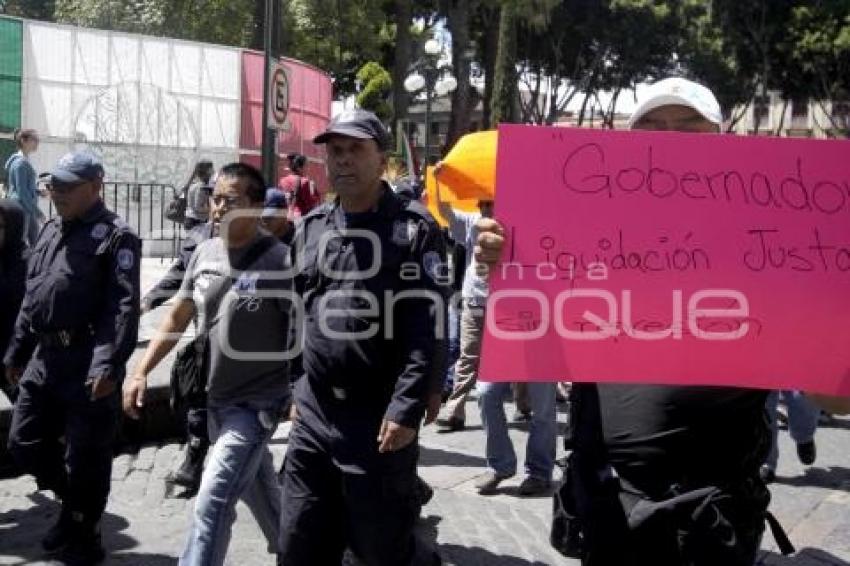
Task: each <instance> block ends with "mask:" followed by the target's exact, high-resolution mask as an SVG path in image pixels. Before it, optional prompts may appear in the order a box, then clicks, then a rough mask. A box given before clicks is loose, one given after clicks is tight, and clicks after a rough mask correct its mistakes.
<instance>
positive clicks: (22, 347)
mask: <svg viewBox="0 0 850 566" xmlns="http://www.w3.org/2000/svg"><path fill="white" fill-rule="evenodd" d="M103 177H104V170H103V166H102V165H101V164H100V163H99V162H98V161H97V159H96V158H95V157H94V156H92V155H91V154H88V153H84V152H76V153H70V154H68V155H66V156H64V157H63V158H62V159H60V160H59V163H58V164H57V166H56V168H55V169H53V171H52V172H51V175H50V182H49V185H48V187H49V188H48V190H49V191H50V196H51V199H52V200H53V204H54V206H55V208H56V212H57V217H56V218H53V219H51V220H50V221H48V222H47V224H46V225H45V227H44V230H43V231H42V233H41V237H40V238H39V240H38V245H37V246H36V247H35V250H34V251H33V254H32V258H31V259H30V262H29V269H28V273H27V282H26V287H27V291H26V298H25V300H24V304H23V306H22V308H21V312H20V314H19V315H18V319H17V322H16V324H15V334H14V336H13V338H12V341H11V344H10V345H9V348H8V350H7V351H6V356H5V360H4V363H5V365H6V377H7V379H8V380H9V381H10V383H11V384H12V385H16V384H17V385H18V399H17V401H16V402H15V408H14V412H13V414H12V424H11V427H10V430H9V451H10V452H11V454H12V456H13V457H14V458H15V461H16V462H17V463H18V465H19V466H20V467H21V468H22V469H23V470H25V471H26V472H28V473H31V474H33V475H34V476H35V480H36V483H37V484H38V488H39V489H42V490H45V489H49V490H52V491H53V492H55V493H56V495H57V496H58V497H59V498H60V499H61V500H62V511H61V513H60V515H59V519H58V521H57V522H56V524H55V525H54V526H53V527H52V528H51V529H50V531H49V532H48V533H47V536H46V537H45V538H44V539H43V541H42V545H43V547H44V549H45V550H46V551H48V552H58V553H60V558H61V560H63V561H64V562H65V563H70V564H96V563H98V562H100V561H101V560H103V558H104V556H105V552H104V550H103V547H102V545H101V535H100V519H101V516H102V515H103V511H104V509H105V507H106V501H107V497H108V495H109V488H110V479H111V472H112V445H113V440H114V437H115V432H116V430H117V427H118V422H119V416H120V391H121V384H122V382H123V380H124V375H125V373H126V367H125V364H126V363H127V360H128V359H129V357H130V355H131V354H132V353H133V350H134V349H135V347H136V334H137V331H138V327H139V270H140V265H139V264H140V258H141V242H140V241H139V238H138V237H137V236H136V235H135V234H134V233H133V232H132V230H131V229H130V227H129V226H128V225H127V223H126V222H124V221H123V220H121V219H120V218H119V217H118V216H117V215H116V214H115V213H113V212H111V211H109V210H107V209H106V206H105V205H104V203H103V201H102V200H101V197H100V195H101V189H102V186H103Z"/></svg>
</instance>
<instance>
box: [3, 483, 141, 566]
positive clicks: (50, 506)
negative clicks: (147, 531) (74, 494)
mask: <svg viewBox="0 0 850 566" xmlns="http://www.w3.org/2000/svg"><path fill="white" fill-rule="evenodd" d="M28 497H29V500H30V501H31V502H32V506H31V507H28V508H27V509H11V510H9V511H4V512H3V513H0V555H3V556H16V557H19V558H21V559H22V560H23V561H24V563H25V564H28V563H30V562H34V561H36V560H44V559H46V557H45V553H44V551H43V550H42V548H41V538H42V537H43V536H44V535H45V534H46V533H47V531H48V529H50V527H51V526H53V524H54V523H55V522H56V518H57V517H58V516H59V510H60V504H59V503H58V502H56V501H54V500H53V499H51V498H49V497H47V496H45V495H44V494H42V493H39V492H36V493H33V494H31V495H29V496H28ZM129 525H130V524H129V523H128V522H127V520H126V519H124V518H123V517H119V516H118V515H113V514H111V513H106V514H104V516H103V520H102V521H101V531H102V533H103V546H104V548H106V550H107V552H115V551H120V550H125V549H130V548H134V547H136V546H138V543H137V541H136V540H135V539H133V538H132V537H129V536H127V535H125V534H122V533H121V531H123V530H125V529H126V528H127V527H128V526H129ZM138 564H148V562H147V561H144V560H143V561H140V562H138Z"/></svg>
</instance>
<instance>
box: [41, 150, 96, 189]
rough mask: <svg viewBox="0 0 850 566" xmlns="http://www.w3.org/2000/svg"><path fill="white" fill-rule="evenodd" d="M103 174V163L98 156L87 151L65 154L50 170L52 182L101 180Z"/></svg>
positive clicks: (73, 183)
mask: <svg viewBox="0 0 850 566" xmlns="http://www.w3.org/2000/svg"><path fill="white" fill-rule="evenodd" d="M103 176H104V170H103V165H101V164H100V160H99V159H98V158H97V157H96V156H94V155H92V154H91V153H89V152H86V151H72V152H71V153H67V154H65V155H64V156H63V157H62V159H60V160H59V163H57V164H56V167H55V168H54V169H53V171H51V172H50V182H52V183H58V184H65V185H79V184H81V183H87V182H90V181H101V180H103Z"/></svg>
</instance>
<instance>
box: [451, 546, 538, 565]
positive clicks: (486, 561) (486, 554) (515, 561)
mask: <svg viewBox="0 0 850 566" xmlns="http://www.w3.org/2000/svg"><path fill="white" fill-rule="evenodd" d="M440 556H442V558H443V561H444V563H445V564H447V565H448V564H451V565H453V566H454V565H457V566H550V565H549V564H547V563H546V562H540V561H539V560H535V561H534V562H529V561H528V560H526V559H524V558H517V557H516V556H503V555H499V554H493V553H492V552H490V551H489V550H485V549H483V548H479V547H477V546H472V547H467V546H459V545H456V544H443V545H440Z"/></svg>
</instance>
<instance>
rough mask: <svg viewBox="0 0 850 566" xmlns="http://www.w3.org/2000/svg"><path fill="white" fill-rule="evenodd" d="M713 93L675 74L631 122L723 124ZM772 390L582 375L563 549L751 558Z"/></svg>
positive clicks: (640, 559)
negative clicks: (609, 380)
mask: <svg viewBox="0 0 850 566" xmlns="http://www.w3.org/2000/svg"><path fill="white" fill-rule="evenodd" d="M722 121H723V117H722V113H721V110H720V105H719V103H718V102H717V99H716V98H715V96H714V94H713V93H712V92H711V91H710V90H709V89H707V88H705V87H704V86H702V85H699V84H696V83H694V82H691V81H688V80H685V79H681V78H671V79H665V80H663V81H659V82H658V83H655V84H653V85H651V86H650V87H649V88H648V89H647V90H646V91H645V92H644V93H643V95H642V97H641V99H640V100H639V102H638V106H637V108H636V110H635V112H634V113H633V115H632V117H631V119H630V122H629V127H630V129H632V130H652V131H675V132H687V133H696V134H710V133H714V134H717V133H719V132H720V125H721V123H722ZM479 230H480V235H479V239H478V247H477V248H476V259H478V260H480V261H481V262H482V263H483V264H486V265H487V266H488V267H490V268H492V267H493V266H495V265H496V263H497V261H498V259H499V256H500V254H501V252H502V249H503V246H504V241H505V240H504V229H503V228H502V227H501V226H500V225H499V224H498V223H497V222H495V221H492V220H487V219H485V220H482V221H481V222H479ZM766 398H767V392H766V391H760V390H753V389H744V388H735V387H697V386H681V385H643V384H618V383H599V384H593V383H575V384H573V386H572V391H571V399H570V401H571V403H570V422H571V428H572V430H573V433H572V439H571V443H572V453H571V454H570V457H569V461H568V464H567V469H566V471H565V483H564V485H563V486H562V487H561V489H560V490H559V494H560V499H559V502H560V503H559V506H560V507H562V508H564V509H567V510H568V512H567V513H565V514H562V515H558V516H556V518H557V519H558V520H559V521H561V522H560V523H559V529H560V531H559V532H561V533H567V534H569V535H570V536H567V537H565V538H564V539H561V538H557V539H555V540H553V543H557V544H556V548H558V549H559V550H560V551H561V552H562V553H565V554H568V555H570V556H574V557H581V559H582V564H584V565H585V566H608V565H611V564H617V565H622V566H682V565H684V564H688V565H692V566H702V565H704V566H716V565H718V564H723V565H726V566H752V565H753V564H754V562H755V560H756V555H757V552H758V549H759V546H760V543H761V540H762V534H763V532H764V526H765V521H766V520H768V522H770V524H771V526H772V527H773V534H774V539H775V540H776V541H777V543H778V545H779V547H780V550H782V552H783V553H786V554H787V553H789V552H791V551H793V547H791V545H790V542H789V541H788V539H787V537H785V534H784V533H783V532H782V530H781V528H779V526H778V523H776V522H775V521H773V520H771V519H772V516H770V515H769V514H768V513H767V507H768V503H769V502H770V492H769V491H768V490H767V488H766V487H765V485H764V482H763V481H762V480H761V478H760V476H759V467H760V466H761V464H762V463H763V462H764V459H765V457H766V455H767V452H768V450H769V448H770V432H769V428H768V422H767V415H766V412H765V401H766Z"/></svg>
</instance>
